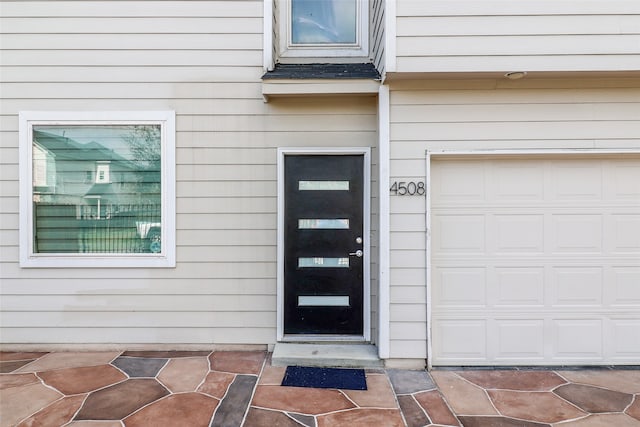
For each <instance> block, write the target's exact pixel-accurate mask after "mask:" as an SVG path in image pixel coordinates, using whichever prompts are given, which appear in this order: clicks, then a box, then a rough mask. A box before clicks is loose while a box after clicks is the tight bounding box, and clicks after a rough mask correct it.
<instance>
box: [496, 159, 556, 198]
mask: <svg viewBox="0 0 640 427" xmlns="http://www.w3.org/2000/svg"><path fill="white" fill-rule="evenodd" d="M485 167H486V166H485ZM489 169H490V170H492V171H493V172H490V173H491V178H490V182H492V183H495V185H490V187H489V189H488V192H489V197H488V199H489V200H495V201H498V202H507V203H512V202H514V201H520V202H531V201H541V200H544V189H545V181H544V165H543V164H540V162H537V161H531V160H529V161H513V162H508V163H500V164H498V165H496V167H495V168H493V169H491V168H489Z"/></svg>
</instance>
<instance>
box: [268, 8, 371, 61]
mask: <svg viewBox="0 0 640 427" xmlns="http://www.w3.org/2000/svg"><path fill="white" fill-rule="evenodd" d="M266 1H271V0H266ZM356 6H357V11H356V16H357V19H358V22H357V28H356V42H355V43H354V44H352V45H350V44H341V43H338V44H324V43H323V44H317V45H295V44H293V43H292V42H291V0H279V2H278V10H279V14H278V18H279V19H277V20H276V22H278V28H277V30H278V45H279V46H278V56H279V57H280V58H284V59H286V58H357V57H368V56H369V0H356Z"/></svg>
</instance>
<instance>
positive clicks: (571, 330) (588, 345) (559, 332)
mask: <svg viewBox="0 0 640 427" xmlns="http://www.w3.org/2000/svg"><path fill="white" fill-rule="evenodd" d="M551 323H552V328H553V350H554V351H553V355H552V358H553V359H555V360H560V361H587V360H589V359H592V360H602V358H603V353H602V348H603V345H602V344H603V343H602V337H603V334H602V332H603V329H602V320H600V319H553V320H551Z"/></svg>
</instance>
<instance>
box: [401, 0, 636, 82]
mask: <svg viewBox="0 0 640 427" xmlns="http://www.w3.org/2000/svg"><path fill="white" fill-rule="evenodd" d="M396 27H397V41H396V42H397V52H396V54H397V71H398V72H503V73H504V72H508V71H627V70H637V69H638V68H639V66H640V42H639V40H640V39H639V37H640V7H638V4H637V2H635V1H633V0H623V1H607V2H598V1H587V0H579V1H575V0H554V1H538V0H537V1H532V0H528V1H519V2H517V3H513V2H509V1H506V0H495V1H486V2H484V1H483V2H478V1H469V0H425V1H420V2H417V1H409V0H402V1H398V3H397V13H396Z"/></svg>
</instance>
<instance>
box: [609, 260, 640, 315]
mask: <svg viewBox="0 0 640 427" xmlns="http://www.w3.org/2000/svg"><path fill="white" fill-rule="evenodd" d="M608 283H610V284H611V291H610V294H611V304H612V305H616V306H627V307H636V308H637V309H639V310H640V266H627V267H620V266H618V267H613V268H612V269H611V278H610V280H608Z"/></svg>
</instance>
